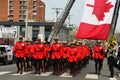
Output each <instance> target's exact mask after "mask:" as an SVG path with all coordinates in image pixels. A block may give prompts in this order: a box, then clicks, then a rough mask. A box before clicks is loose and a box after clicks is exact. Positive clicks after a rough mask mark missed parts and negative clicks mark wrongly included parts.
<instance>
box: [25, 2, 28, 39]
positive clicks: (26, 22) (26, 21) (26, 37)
mask: <svg viewBox="0 0 120 80" xmlns="http://www.w3.org/2000/svg"><path fill="white" fill-rule="evenodd" d="M25 26H26V31H25V39H28V0H26V19H25Z"/></svg>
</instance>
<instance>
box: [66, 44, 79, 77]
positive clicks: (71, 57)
mask: <svg viewBox="0 0 120 80" xmlns="http://www.w3.org/2000/svg"><path fill="white" fill-rule="evenodd" d="M78 52H79V50H78V49H77V47H75V42H71V43H70V48H69V50H68V63H69V68H70V74H71V75H72V76H73V77H74V76H75V75H76V67H77V62H78V57H77V54H78Z"/></svg>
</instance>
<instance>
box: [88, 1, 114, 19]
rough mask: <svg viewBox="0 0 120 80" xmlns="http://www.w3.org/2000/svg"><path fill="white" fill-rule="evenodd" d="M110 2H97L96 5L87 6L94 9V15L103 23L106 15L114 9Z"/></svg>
mask: <svg viewBox="0 0 120 80" xmlns="http://www.w3.org/2000/svg"><path fill="white" fill-rule="evenodd" d="M107 1H108V0H95V2H94V5H91V4H87V6H89V7H93V8H94V9H93V12H92V14H94V15H96V17H97V19H98V21H103V20H104V17H105V13H107V12H109V11H110V9H111V8H112V7H113V5H112V4H111V2H109V3H107Z"/></svg>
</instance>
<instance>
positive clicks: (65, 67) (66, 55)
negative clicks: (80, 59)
mask: <svg viewBox="0 0 120 80" xmlns="http://www.w3.org/2000/svg"><path fill="white" fill-rule="evenodd" d="M68 50H69V47H68V43H67V42H66V41H65V42H63V56H62V58H63V62H62V66H63V71H66V69H67V67H68V61H67V58H68Z"/></svg>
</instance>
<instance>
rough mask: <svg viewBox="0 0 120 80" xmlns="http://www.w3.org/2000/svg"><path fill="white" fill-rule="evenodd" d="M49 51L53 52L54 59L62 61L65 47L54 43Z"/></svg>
mask: <svg viewBox="0 0 120 80" xmlns="http://www.w3.org/2000/svg"><path fill="white" fill-rule="evenodd" d="M49 51H52V57H51V58H52V59H55V58H56V59H60V58H61V57H62V51H63V47H62V45H61V44H60V43H52V44H51V46H50V48H49Z"/></svg>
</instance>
